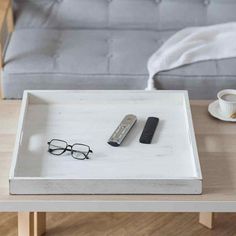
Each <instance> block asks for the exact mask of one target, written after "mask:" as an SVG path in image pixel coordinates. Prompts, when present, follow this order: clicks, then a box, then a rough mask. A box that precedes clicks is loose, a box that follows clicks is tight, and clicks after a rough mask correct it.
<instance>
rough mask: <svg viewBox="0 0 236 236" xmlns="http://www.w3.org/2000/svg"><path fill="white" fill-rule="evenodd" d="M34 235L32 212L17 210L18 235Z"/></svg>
mask: <svg viewBox="0 0 236 236" xmlns="http://www.w3.org/2000/svg"><path fill="white" fill-rule="evenodd" d="M33 235H34V213H33V212H18V236H33Z"/></svg>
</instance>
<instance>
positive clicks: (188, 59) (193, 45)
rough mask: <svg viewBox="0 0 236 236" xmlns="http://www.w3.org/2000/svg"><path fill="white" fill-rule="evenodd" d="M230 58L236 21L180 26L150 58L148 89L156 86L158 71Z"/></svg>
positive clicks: (234, 50) (234, 51) (235, 40)
mask: <svg viewBox="0 0 236 236" xmlns="http://www.w3.org/2000/svg"><path fill="white" fill-rule="evenodd" d="M232 57H236V22H232V23H226V24H220V25H213V26H206V27H192V28H186V29H183V30H181V31H179V32H177V33H176V34H175V35H174V36H172V37H171V38H170V39H169V40H167V41H166V42H165V43H164V44H163V45H162V46H161V48H160V49H159V50H158V51H157V52H155V53H154V54H153V55H152V56H151V57H150V59H149V61H148V72H149V80H148V86H147V90H152V89H155V87H154V76H155V75H156V74H158V73H159V72H161V71H166V70H170V69H173V68H177V67H180V66H183V65H186V64H190V63H194V62H199V61H206V60H216V59H224V58H232ZM235 66H236V65H235Z"/></svg>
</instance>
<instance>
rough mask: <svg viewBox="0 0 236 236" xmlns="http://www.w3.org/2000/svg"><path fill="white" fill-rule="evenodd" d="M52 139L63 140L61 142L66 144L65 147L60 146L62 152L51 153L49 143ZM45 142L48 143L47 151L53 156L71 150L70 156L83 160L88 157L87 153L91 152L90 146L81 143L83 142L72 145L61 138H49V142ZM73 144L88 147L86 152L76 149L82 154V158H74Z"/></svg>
mask: <svg viewBox="0 0 236 236" xmlns="http://www.w3.org/2000/svg"><path fill="white" fill-rule="evenodd" d="M52 141H59V142H63V143H65V144H66V147H65V148H63V147H61V148H62V149H64V150H63V151H62V153H60V154H56V153H53V149H50V144H51V142H52ZM47 144H48V152H49V153H50V154H52V155H54V156H61V155H63V154H64V153H65V152H66V151H68V152H71V156H72V157H73V158H74V159H76V160H85V159H89V157H88V155H89V153H93V151H92V150H91V148H90V146H88V145H86V144H83V143H74V144H73V145H70V144H68V143H67V142H66V141H65V140H62V139H51V140H50V141H49V142H47ZM75 145H81V146H84V147H87V148H88V152H87V153H86V154H85V153H84V152H80V151H77V152H79V153H81V154H82V155H84V158H76V157H74V156H73V146H75Z"/></svg>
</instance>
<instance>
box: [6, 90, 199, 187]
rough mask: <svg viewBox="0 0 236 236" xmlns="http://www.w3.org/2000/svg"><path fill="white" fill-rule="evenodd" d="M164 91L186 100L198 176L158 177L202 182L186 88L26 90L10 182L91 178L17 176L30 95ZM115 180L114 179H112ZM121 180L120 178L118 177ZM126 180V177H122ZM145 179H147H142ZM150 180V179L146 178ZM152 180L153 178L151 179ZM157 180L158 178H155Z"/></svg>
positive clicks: (187, 118) (189, 130)
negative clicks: (16, 169)
mask: <svg viewBox="0 0 236 236" xmlns="http://www.w3.org/2000/svg"><path fill="white" fill-rule="evenodd" d="M114 92H117V93H121V92H122V93H127V94H128V93H142V94H144V93H163V94H165V93H166V94H169V93H179V94H182V95H183V101H184V102H185V106H184V108H185V110H186V115H187V117H186V121H187V122H188V125H187V126H188V133H189V139H190V141H191V147H192V153H193V160H194V164H195V170H196V176H197V177H184V178H182V179H181V178H166V177H165V178H158V180H173V181H178V180H179V181H181V180H199V181H201V182H202V171H201V165H200V160H199V155H198V151H197V143H196V138H195V131H194V126H193V120H192V113H191V107H190V101H189V96H188V91H186V90H154V91H143V90H25V91H24V94H23V99H22V104H21V109H20V116H19V121H18V128H17V134H16V139H15V140H16V141H15V145H14V150H13V155H12V157H13V158H12V162H11V167H10V173H9V182H10V183H11V181H14V180H17V181H19V180H28V181H30V180H32V181H35V180H80V181H83V180H90V179H89V178H87V179H78V178H58V177H55V178H53V177H16V176H15V168H16V165H17V159H18V152H19V148H20V143H21V138H22V131H23V127H24V122H25V115H26V113H27V109H28V105H29V96H30V95H37V94H39V95H40V94H42V95H44V94H51V93H54V94H60V93H83V94H86V93H91V94H94V93H103V94H104V93H106V94H109V93H114ZM91 180H94V178H91ZM95 180H103V179H95ZM111 180H113V179H111ZM118 180H119V179H118ZM122 180H125V179H122ZM128 180H129V181H132V180H138V179H137V178H131V179H128ZM141 180H145V179H141ZM146 180H149V179H146ZM150 180H152V179H150ZM154 180H157V179H154Z"/></svg>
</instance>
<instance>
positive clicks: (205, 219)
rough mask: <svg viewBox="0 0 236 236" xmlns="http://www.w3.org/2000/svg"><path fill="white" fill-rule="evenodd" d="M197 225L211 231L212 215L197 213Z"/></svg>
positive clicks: (210, 213) (212, 224)
mask: <svg viewBox="0 0 236 236" xmlns="http://www.w3.org/2000/svg"><path fill="white" fill-rule="evenodd" d="M199 223H200V224H202V225H204V226H205V227H207V228H209V229H212V228H213V226H214V213H212V212H200V213H199Z"/></svg>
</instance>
